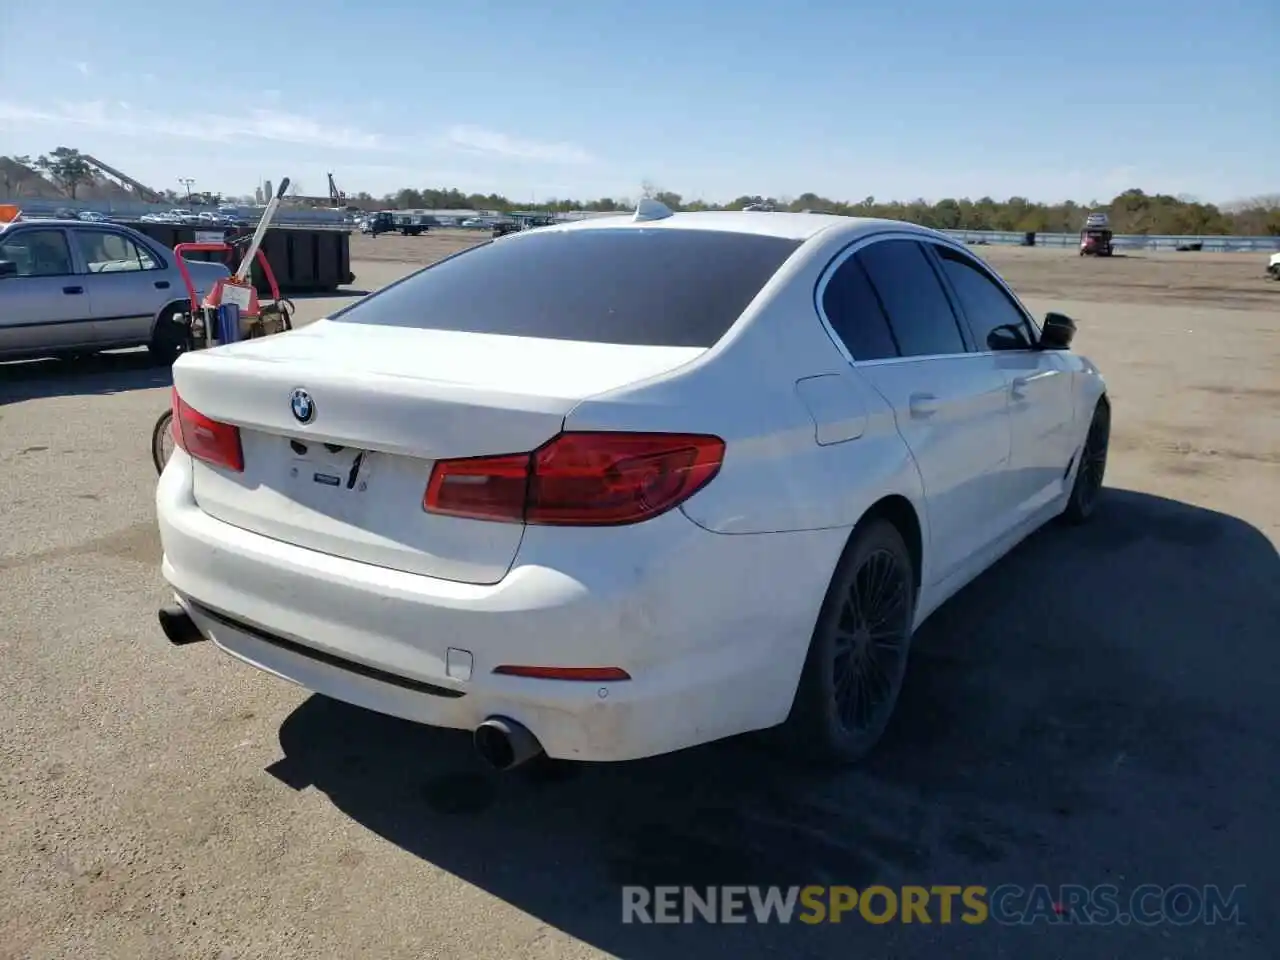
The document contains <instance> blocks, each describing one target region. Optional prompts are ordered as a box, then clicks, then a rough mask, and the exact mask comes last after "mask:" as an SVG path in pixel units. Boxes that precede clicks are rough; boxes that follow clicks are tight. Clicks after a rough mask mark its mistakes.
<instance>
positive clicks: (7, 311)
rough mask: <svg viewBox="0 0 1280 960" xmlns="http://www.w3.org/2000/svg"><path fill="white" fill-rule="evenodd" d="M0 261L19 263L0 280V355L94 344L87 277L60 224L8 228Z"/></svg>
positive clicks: (0, 242) (2, 239)
mask: <svg viewBox="0 0 1280 960" xmlns="http://www.w3.org/2000/svg"><path fill="white" fill-rule="evenodd" d="M0 260H10V261H12V262H14V263H16V264H17V265H18V273H17V276H11V277H6V278H3V279H0V354H20V353H32V354H38V353H40V352H43V351H49V352H55V351H58V350H66V349H72V348H75V347H83V346H89V345H92V343H93V316H92V314H93V310H92V306H91V304H90V296H89V291H88V289H87V285H86V283H85V277H84V276H82V275H80V274H78V273H77V272H76V266H75V261H74V259H73V258H72V255H71V248H70V245H69V243H68V239H67V232H66V230H65V229H62V228H60V227H56V228H55V227H33V226H18V227H10V228H9V229H8V230H6V231H5V232H4V234H2V235H0Z"/></svg>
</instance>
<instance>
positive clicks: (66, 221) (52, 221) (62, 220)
mask: <svg viewBox="0 0 1280 960" xmlns="http://www.w3.org/2000/svg"><path fill="white" fill-rule="evenodd" d="M83 223H85V221H84V220H72V219H70V218H68V217H58V218H54V217H36V218H32V219H30V220H27V219H20V220H11V221H9V222H8V223H0V233H4V232H5V231H6V230H10V229H12V228H14V227H26V226H30V225H32V224H35V225H36V226H39V227H70V226H77V227H78V226H80V225H81V224H83Z"/></svg>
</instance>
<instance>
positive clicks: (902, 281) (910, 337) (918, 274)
mask: <svg viewBox="0 0 1280 960" xmlns="http://www.w3.org/2000/svg"><path fill="white" fill-rule="evenodd" d="M856 259H858V260H859V261H861V263H862V266H863V268H864V269H866V271H867V276H868V277H870V278H871V285H872V286H873V287H875V290H876V293H878V294H879V295H880V302H881V303H883V304H884V309H885V312H886V313H887V314H888V315H889V326H890V327H891V328H892V329H893V336H894V339H895V340H897V342H898V349H899V350H900V351H901V352H902V356H904V357H927V356H933V355H935V354H951V353H965V352H966V350H965V345H964V339H963V338H962V337H961V335H960V327H959V326H958V325H957V323H956V315H955V312H954V311H953V310H952V309H951V301H950V300H948V299H947V295H946V293H945V292H944V291H943V289H942V284H941V283H940V282H939V281H938V275H937V274H936V273H934V271H933V266H932V265H931V264H930V263H929V260H928V258H927V256H926V255H925V251H924V250H923V248H921V246H920V244H918V243H916V242H915V241H914V240H881V241H880V242H879V243H873V244H871V245H870V246H868V247H866V248H865V249H863V250H860V251H859V252H858V253H857V254H856Z"/></svg>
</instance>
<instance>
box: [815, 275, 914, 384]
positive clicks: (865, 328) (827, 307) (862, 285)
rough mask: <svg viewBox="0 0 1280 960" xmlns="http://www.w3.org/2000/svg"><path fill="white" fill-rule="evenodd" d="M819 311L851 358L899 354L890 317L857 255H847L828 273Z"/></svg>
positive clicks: (876, 358)
mask: <svg viewBox="0 0 1280 960" xmlns="http://www.w3.org/2000/svg"><path fill="white" fill-rule="evenodd" d="M822 312H823V313H824V314H825V315H826V317H827V322H828V323H829V324H830V325H831V329H832V330H834V331H835V334H836V336H837V337H839V338H840V340H841V341H842V342H843V343H844V345H845V348H846V349H847V350H848V351H849V355H850V356H851V357H853V359H854V360H884V359H886V358H888V357H896V356H898V345H897V344H896V343H894V340H893V332H892V331H891V330H890V329H889V320H888V318H886V317H885V315H884V310H883V309H882V308H881V306H880V298H879V297H877V296H876V292H875V290H873V289H872V287H871V281H870V279H868V277H867V272H866V270H864V269H863V268H862V264H861V263H859V262H858V258H857V257H850V258H849V259H848V260H846V261H845V262H844V263H842V264H841V265H840V266H839V267H837V268H836V272H835V273H833V274H832V275H831V279H830V280H828V281H827V288H826V290H824V291H823V293H822Z"/></svg>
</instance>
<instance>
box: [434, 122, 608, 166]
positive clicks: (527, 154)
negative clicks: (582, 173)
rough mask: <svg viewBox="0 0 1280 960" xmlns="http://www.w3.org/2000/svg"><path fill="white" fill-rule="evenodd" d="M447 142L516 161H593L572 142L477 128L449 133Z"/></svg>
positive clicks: (472, 150) (583, 162)
mask: <svg viewBox="0 0 1280 960" xmlns="http://www.w3.org/2000/svg"><path fill="white" fill-rule="evenodd" d="M447 141H448V143H449V144H450V145H451V146H454V147H459V148H461V149H463V150H468V151H471V152H474V153H488V154H495V155H497V156H501V157H508V158H511V159H517V160H538V161H542V162H544V163H563V164H587V163H592V162H594V160H595V158H594V157H592V156H591V154H589V153H588V152H587V151H586V150H584V149H583V148H582V147H580V146H578V145H577V144H573V143H538V142H537V141H533V140H519V139H516V138H515V137H509V136H507V135H506V134H505V133H496V132H495V131H493V130H484V129H481V128H480V127H469V126H458V127H454V128H453V129H452V130H450V131H449V134H448V137H447Z"/></svg>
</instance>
